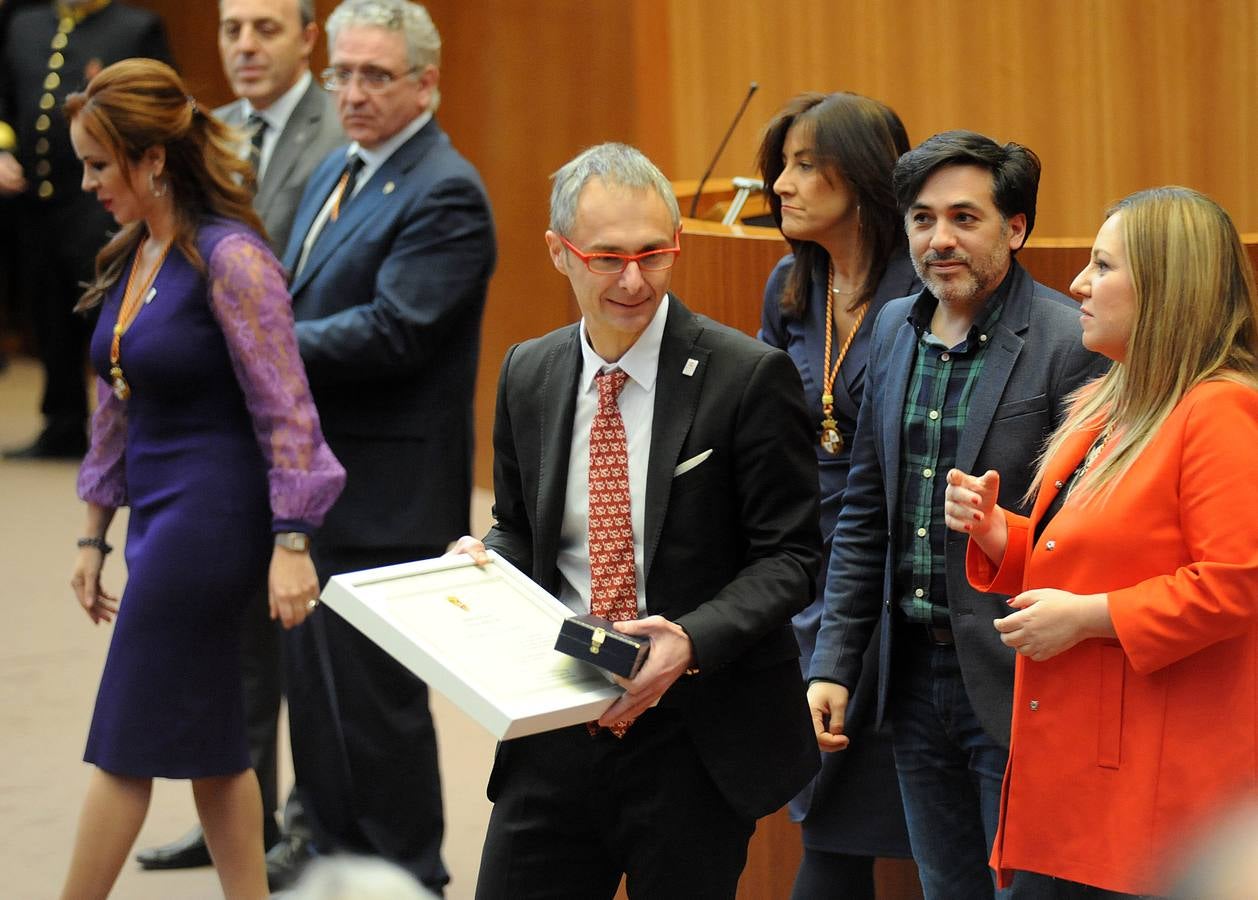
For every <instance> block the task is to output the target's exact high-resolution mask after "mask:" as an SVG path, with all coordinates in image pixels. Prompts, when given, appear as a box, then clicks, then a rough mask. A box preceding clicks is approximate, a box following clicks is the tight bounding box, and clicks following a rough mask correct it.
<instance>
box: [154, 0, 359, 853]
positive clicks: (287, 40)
mask: <svg viewBox="0 0 1258 900" xmlns="http://www.w3.org/2000/svg"><path fill="white" fill-rule="evenodd" d="M218 19H219V28H218V50H219V56H220V57H221V58H222V62H223V72H224V74H226V76H227V80H228V82H229V83H230V84H231V87H232V92H233V93H234V94H235V95H236V97H237V99H236V100H235V101H234V102H232V103H229V104H227V105H226V106H223V107H220V108H218V109H216V110H215V111H214V114H215V115H216V116H218V117H219V118H220V119H222V120H223V121H224V122H226V123H227V124H229V125H231V126H233V127H235V128H239V129H241V131H242V133H243V134H244V135H245V137H246V138H247V140H246V142H245V143H244V146H242V147H241V155H243V156H245V157H246V158H248V159H249V160H250V161H251V162H252V163H253V165H254V170H255V173H256V175H257V194H256V195H255V196H254V198H253V207H254V209H256V210H257V212H258V217H259V218H261V219H262V224H263V225H264V226H265V227H266V231H267V237H268V238H269V239H270V242H271V247H272V249H274V250H275V252H276V253H277V254H281V253H283V252H284V247H285V246H286V245H287V244H288V234H289V232H290V231H291V230H292V227H293V216H294V215H296V214H297V201H299V200H300V199H301V195H302V190H303V189H304V188H305V186H306V181H307V180H308V179H309V178H310V173H311V172H313V171H314V168H315V166H316V165H318V164H319V162H320V161H322V160H323V159H324V157H326V156H327V155H328V153H329V152H330V151H331V150H333V149H334V148H336V147H339V146H341V145H343V144H344V143H345V134H344V133H343V132H342V131H341V123H340V119H339V118H338V117H337V115H336V107H335V105H334V104H333V102H332V98H331V97H330V96H329V94H328V92H327V91H325V90H324V89H323V85H321V84H319V83H317V82H316V81H315V79H314V78H313V77H312V76H311V74H310V53H311V51H312V50H314V46H315V41H316V40H317V39H318V36H319V26H318V24H317V23H316V22H315V6H314V0H219V4H218ZM253 613H254V614H253V615H252V616H251V617H250V618H249V619H248V620H247V621H246V627H245V631H244V640H243V642H242V646H241V668H242V675H243V679H244V693H245V719H246V722H247V723H248V727H249V758H250V760H251V761H252V763H253V769H254V771H255V772H256V773H257V775H258V784H259V786H260V787H261V789H262V810H263V815H264V817H265V818H264V821H263V836H264V838H265V841H266V846H267V848H268V849H270V848H272V847H275V846H276V845H277V844H278V842H279V827H278V826H277V825H276V821H275V809H276V805H277V802H278V796H277V783H278V780H279V778H278V764H277V763H278V761H277V752H276V736H277V731H278V723H279V714H280V697H281V694H282V691H281V677H280V631H281V629H280V627H279V623H278V622H274V621H272V620H271V619H270V617H269V616H268V614H267V607H266V604H265V603H256V604H254V605H253ZM285 812H286V819H287V821H286V822H285V824H286V826H287V828H288V829H289V834H290V841H291V842H293V845H292V846H286V847H283V848H280V849H277V850H276V851H275V852H274V853H272V860H273V861H274V859H275V858H276V857H279V858H281V859H282V858H283V857H284V856H285V855H287V854H291V853H293V852H294V850H298V851H299V850H300V844H299V842H300V841H301V836H302V834H303V833H304V828H303V827H302V825H301V816H300V804H299V803H293V804H290V805H289V807H288V808H287V809H286V811H285ZM294 820H297V824H296V825H294ZM299 855H300V854H299ZM136 860H137V861H138V862H139V863H140V866H141V867H143V868H145V869H186V868H194V867H197V866H208V865H209V864H210V852H209V850H208V849H207V848H206V846H205V835H204V834H203V833H202V831H201V826H200V825H195V826H193V828H192V829H191V830H190V831H188V832H187V833H186V834H184V835H183V836H182V837H180V838H178V839H177V840H174V841H172V842H170V843H168V844H163V845H161V846H158V847H150V848H147V849H145V850H141V851H140V852H139V853H137V854H136Z"/></svg>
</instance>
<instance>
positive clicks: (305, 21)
mask: <svg viewBox="0 0 1258 900" xmlns="http://www.w3.org/2000/svg"><path fill="white" fill-rule="evenodd" d="M0 2H2V0H0ZM218 11H219V13H220V14H221V13H222V11H223V0H218ZM297 16H298V18H300V19H301V27H302V28H305V27H306V26H307V25H309V24H310V23H311V22H313V21H314V20H315V5H314V0H297Z"/></svg>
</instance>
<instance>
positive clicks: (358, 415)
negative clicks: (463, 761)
mask: <svg viewBox="0 0 1258 900" xmlns="http://www.w3.org/2000/svg"><path fill="white" fill-rule="evenodd" d="M326 27H327V33H328V56H329V61H330V63H331V65H330V66H329V68H328V69H327V70H326V71H324V72H323V74H322V76H321V78H322V81H323V85H324V87H326V88H327V89H328V90H329V91H330V92H331V93H332V94H333V95H334V96H335V100H336V109H337V113H338V115H339V117H340V120H341V126H342V127H343V128H344V130H345V134H346V136H347V137H348V138H349V139H350V141H351V143H350V145H349V146H348V147H347V148H344V149H338V150H334V151H333V152H332V153H331V154H330V155H329V156H328V158H327V159H325V160H324V161H323V162H322V163H321V164H320V165H319V167H318V168H317V169H316V170H315V172H314V174H313V175H312V176H311V177H310V180H309V182H308V183H307V186H306V191H305V194H304V195H303V196H302V199H301V203H300V204H299V206H298V208H297V216H296V218H295V220H294V222H293V230H292V235H291V237H290V238H289V242H288V247H287V250H286V252H285V254H284V265H285V266H286V267H287V268H288V270H289V271H290V272H291V273H292V276H291V277H292V282H291V285H290V289H291V292H292V295H293V315H294V317H295V319H296V320H297V325H296V333H297V343H298V347H299V348H300V351H301V356H302V361H303V362H304V363H305V366H306V372H307V374H308V377H309V379H310V387H311V391H312V392H313V394H314V399H315V404H316V406H317V407H318V410H319V419H320V422H321V424H322V427H323V433H324V436H325V437H326V438H327V442H328V445H329V446H330V447H331V448H332V450H333V452H334V453H335V454H336V457H337V459H339V460H340V461H341V462H342V464H343V465H344V466H345V469H346V471H347V473H348V483H347V485H346V488H345V492H344V493H343V494H342V495H341V497H340V499H339V500H338V501H337V503H336V505H335V506H334V507H333V508H332V510H331V512H330V513H329V514H328V516H327V518H326V519H325V521H324V524H323V526H322V527H321V528H320V529H319V530H318V531H317V532H315V533H314V534H313V535H311V536H310V547H309V549H310V553H311V555H312V558H313V560H314V564H315V568H316V570H317V571H318V573H319V578H320V581H321V582H324V583H326V581H327V579H328V578H329V577H330V576H332V575H334V574H336V573H338V572H349V571H357V570H360V569H367V568H372V567H375V566H382V565H389V564H392V563H401V562H408V561H410V560H415V559H423V558H427V557H433V556H439V555H441V554H442V553H443V552H444V551H445V549H446V546H447V545H448V544H449V543H450V542H451V541H452V540H454V539H455V538H457V537H458V536H459V535H461V534H464V533H466V532H467V530H468V524H469V508H470V504H471V491H472V429H473V423H472V396H473V389H474V386H475V383H476V362H477V355H478V353H479V350H480V324H481V315H482V312H483V310H484V305H485V293H486V290H487V287H488V283H489V277H490V275H491V273H492V271H493V267H494V262H495V256H496V249H495V242H494V231H493V220H492V218H491V215H490V209H489V201H488V198H487V197H486V195H485V189H484V186H483V185H482V183H481V180H480V177H479V176H478V175H477V173H476V170H475V169H474V168H472V166H471V165H470V164H469V163H468V162H467V161H466V160H465V159H463V157H461V156H460V155H459V154H458V153H457V152H456V151H455V149H454V148H453V147H452V146H451V144H450V141H449V139H448V138H447V137H446V135H445V134H444V132H442V130H441V128H440V127H439V126H438V124H437V122H436V120H435V119H433V115H432V114H433V112H434V110H435V109H436V108H437V104H438V100H439V93H438V87H437V85H438V79H439V70H438V66H439V65H440V53H441V38H440V36H439V35H438V33H437V29H436V27H435V26H434V25H433V23H432V19H431V18H430V17H429V15H428V12H427V11H426V10H425V9H424V7H422V6H420V5H419V4H416V3H410V2H407V0H345V2H343V3H341V4H340V5H339V6H338V7H337V8H336V9H335V10H334V11H333V13H332V15H331V16H330V17H329V18H328V21H327V26H326ZM294 537H298V536H294ZM302 543H303V542H302V541H300V540H296V541H295V542H294V547H293V548H292V549H294V551H295V552H297V551H300V550H301V549H303V548H302V547H301V546H300V545H301V544H302ZM284 641H285V653H284V664H285V675H286V684H287V689H288V708H289V723H290V733H291V737H292V748H293V764H294V769H295V773H296V779H297V790H298V793H299V797H300V799H301V802H302V805H303V808H304V810H305V812H306V813H307V814H308V817H309V819H310V823H311V826H312V831H313V848H312V851H313V852H314V853H318V854H327V853H334V852H341V853H357V854H367V855H373V856H382V857H384V858H386V859H389V860H391V861H393V862H395V863H398V864H399V865H401V866H403V867H404V868H405V869H407V870H408V871H410V872H411V874H413V875H414V876H415V877H416V878H417V879H418V880H419V881H421V882H422V883H423V884H424V885H425V886H426V887H428V888H429V889H430V890H433V891H435V892H437V893H440V892H441V890H442V886H443V885H444V884H445V883H446V882H447V881H448V880H449V876H448V875H447V873H446V869H445V866H444V864H443V863H442V860H441V854H440V849H441V838H442V833H443V819H442V807H441V784H440V778H439V775H438V771H437V744H436V736H435V733H434V731H433V725H432V718H431V715H430V713H429V710H428V692H427V687H426V685H424V683H423V682H422V681H420V680H419V679H417V678H415V677H414V676H413V675H412V674H411V673H410V672H409V671H408V670H406V669H405V668H404V667H403V666H402V665H401V664H400V663H398V662H397V661H395V660H394V659H392V658H391V657H390V656H389V655H388V654H386V653H385V652H384V651H383V650H381V649H380V648H379V647H378V646H376V645H375V644H374V643H372V641H370V640H369V639H368V638H366V637H364V636H363V635H362V634H361V633H360V632H358V631H357V630H356V629H354V628H353V627H352V626H350V625H349V624H348V623H346V622H345V620H343V619H341V618H340V617H339V616H338V615H337V614H336V613H334V612H332V611H331V610H327V609H323V610H319V611H317V612H316V613H315V615H313V616H311V617H310V618H308V619H307V620H306V623H305V624H303V625H302V626H300V627H298V628H295V629H293V630H292V631H289V632H286V633H285V635H284ZM307 857H308V855H307ZM301 861H302V855H301V854H295V853H294V854H288V857H287V859H286V860H285V863H286V865H285V866H283V867H281V866H279V865H275V864H273V863H275V862H276V861H275V860H274V859H272V860H269V862H268V875H269V876H270V877H271V881H272V887H273V889H274V888H278V887H282V886H284V885H285V884H287V883H289V882H290V881H291V880H292V878H293V877H294V876H295V875H296V869H297V865H296V864H298V863H300V862H301Z"/></svg>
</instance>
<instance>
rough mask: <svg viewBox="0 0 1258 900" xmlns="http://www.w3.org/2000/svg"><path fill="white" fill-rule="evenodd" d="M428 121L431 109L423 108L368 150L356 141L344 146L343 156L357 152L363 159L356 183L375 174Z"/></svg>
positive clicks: (366, 180)
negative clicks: (389, 135)
mask: <svg viewBox="0 0 1258 900" xmlns="http://www.w3.org/2000/svg"><path fill="white" fill-rule="evenodd" d="M430 121H432V110H425V111H424V112H423V113H421V114H420V115H418V116H417V117H415V119H414V120H413V121H412V122H411V123H410V124H409V125H407V126H406V127H405V128H403V129H402V130H401V131H399V132H398V133H397V134H395V135H393V137H391V138H389V139H388V140H387V141H385V142H384V143H383V144H380V145H379V146H378V147H373V148H371V149H370V150H368V149H367V148H366V147H363V146H362V145H360V144H359V143H358V141H354V142H353V143H351V144H350V145H349V147H348V148H346V151H345V157H346V158H347V159H348V158H349V157H351V156H353V155H354V154H358V155H359V156H361V157H362V160H363V170H362V173H361V174H359V176H358V183H359V184H360V185H362V184H366V183H367V182H368V181H369V180H371V176H372V175H374V174H376V169H379V168H380V167H381V166H383V165H384V164H385V163H386V162H387V161H388V159H389V157H390V156H392V155H393V154H394V153H396V152H397V149H398V147H401V146H402V145H403V144H405V143H406V142H407V141H409V140H410V139H411V138H413V137H414V136H415V135H417V134H418V133H419V130H420V129H421V128H423V127H424V126H425V125H427V124H428V123H429V122H430Z"/></svg>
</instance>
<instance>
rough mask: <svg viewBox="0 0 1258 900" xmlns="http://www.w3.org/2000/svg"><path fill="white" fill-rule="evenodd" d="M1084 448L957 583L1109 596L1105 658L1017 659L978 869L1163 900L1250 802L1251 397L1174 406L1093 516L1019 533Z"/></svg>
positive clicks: (1075, 448) (1234, 387) (1063, 460)
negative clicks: (1223, 822) (987, 858)
mask: <svg viewBox="0 0 1258 900" xmlns="http://www.w3.org/2000/svg"><path fill="white" fill-rule="evenodd" d="M1095 437H1096V432H1094V431H1092V432H1080V433H1079V434H1077V435H1074V436H1072V438H1071V439H1070V440H1069V441H1068V442H1067V443H1066V444H1065V445H1064V446H1063V447H1062V449H1061V452H1060V453H1058V454H1057V455H1056V456H1055V457H1054V458H1053V459H1052V460H1051V461H1050V463H1049V465H1048V468H1047V470H1046V472H1045V479H1044V487H1043V488H1041V490H1040V494H1039V496H1038V497H1037V498H1036V502H1035V506H1034V508H1033V510H1032V513H1031V517H1030V518H1029V519H1026V518H1022V517H1019V516H1014V515H1010V514H1008V513H1006V521H1007V522H1008V525H1009V543H1008V547H1007V550H1006V552H1005V558H1004V560H1002V562H1001V564H1000V566H999V567H997V566H995V565H994V564H993V563H992V561H991V560H990V559H988V557H987V556H986V555H985V554H983V552H982V551H981V550H979V549H978V546H977V545H976V544H975V543H974V542H970V546H969V549H968V555H967V559H966V563H967V574H968V576H969V579H970V582H971V583H972V584H973V585H974V586H975V587H976V588H979V589H980V590H990V591H997V592H1000V593H1008V594H1016V593H1018V592H1019V591H1021V590H1026V589H1030V588H1034V587H1043V588H1060V589H1062V590H1066V591H1071V592H1073V593H1076V594H1093V593H1102V592H1106V593H1108V594H1109V610H1110V616H1111V618H1112V619H1113V622H1114V629H1115V631H1116V632H1117V633H1118V640H1088V641H1083V642H1081V643H1080V644H1077V645H1076V646H1075V647H1073V648H1071V649H1070V650H1068V651H1066V652H1065V653H1062V654H1060V655H1059V656H1057V657H1055V658H1053V659H1051V660H1048V661H1046V662H1032V661H1030V660H1029V659H1027V658H1025V657H1022V656H1019V657H1018V661H1017V669H1016V674H1015V679H1014V709H1013V732H1012V742H1011V745H1010V754H1009V766H1008V768H1007V769H1006V771H1005V782H1004V791H1003V797H1002V801H1001V816H1000V830H999V832H998V834H997V837H996V841H995V845H994V847H993V850H992V866H993V868H995V869H996V870H997V873H998V876H999V877H1000V880H1001V882H1002V884H1007V883H1008V880H1009V877H1010V874H1011V870H1014V869H1024V870H1028V871H1032V872H1039V873H1043V874H1047V875H1054V876H1056V877H1059V878H1066V879H1070V880H1071V881H1078V882H1083V883H1085V884H1090V885H1095V886H1098V887H1101V888H1105V889H1107V890H1112V891H1122V892H1126V893H1134V894H1145V893H1154V894H1158V893H1166V891H1167V877H1168V875H1169V874H1171V873H1172V871H1173V869H1174V867H1175V866H1176V865H1177V864H1178V863H1179V862H1181V854H1182V850H1183V848H1184V847H1186V846H1189V843H1190V842H1191V840H1192V839H1193V838H1194V837H1195V836H1196V833H1197V832H1198V831H1199V830H1200V829H1201V828H1202V827H1203V826H1208V825H1209V824H1210V823H1211V822H1212V821H1213V819H1214V818H1215V816H1216V815H1217V813H1218V812H1219V811H1221V810H1222V809H1223V808H1224V807H1227V806H1229V805H1231V804H1233V803H1235V802H1236V801H1237V800H1239V799H1242V798H1244V797H1246V796H1252V795H1253V793H1254V792H1255V790H1256V789H1258V470H1256V468H1255V465H1254V459H1255V450H1256V449H1258V390H1254V389H1252V388H1249V387H1245V386H1243V385H1239V384H1233V383H1228V382H1210V383H1207V384H1203V385H1200V386H1198V387H1196V388H1194V389H1193V390H1192V391H1190V392H1189V393H1188V394H1187V395H1186V396H1185V397H1184V399H1183V400H1182V401H1181V402H1180V404H1179V405H1178V406H1177V407H1176V408H1175V409H1174V411H1173V412H1172V413H1171V415H1170V417H1169V418H1168V419H1167V421H1166V423H1165V424H1164V425H1163V426H1162V428H1161V429H1160V430H1159V431H1158V433H1157V435H1156V436H1155V437H1154V439H1153V441H1152V442H1151V443H1150V444H1149V446H1148V447H1147V448H1146V449H1145V450H1144V452H1143V453H1142V454H1141V455H1140V457H1139V458H1138V459H1137V460H1136V462H1135V463H1134V464H1133V465H1132V467H1131V469H1130V470H1128V472H1127V473H1126V474H1125V475H1124V476H1123V477H1122V479H1121V480H1120V481H1119V482H1118V484H1117V485H1116V486H1115V489H1114V491H1113V493H1112V494H1111V495H1110V496H1109V497H1108V498H1107V499H1106V500H1105V501H1104V502H1103V503H1100V504H1098V503H1090V504H1087V505H1086V506H1083V507H1082V508H1081V507H1080V506H1078V505H1072V504H1070V503H1067V504H1066V505H1065V506H1064V507H1063V508H1062V509H1061V510H1060V511H1059V512H1058V514H1057V515H1056V516H1055V517H1054V518H1053V520H1052V521H1051V522H1050V523H1049V524H1048V526H1047V527H1046V528H1045V529H1044V533H1043V534H1042V535H1041V536H1040V539H1039V540H1038V541H1034V542H1032V535H1033V534H1034V532H1035V523H1036V522H1037V521H1038V520H1039V519H1040V517H1042V516H1043V515H1044V512H1045V510H1046V509H1047V507H1048V505H1049V503H1050V502H1051V501H1052V499H1053V497H1054V495H1055V494H1056V492H1057V490H1058V489H1059V487H1060V484H1061V482H1062V481H1064V480H1065V479H1066V478H1067V477H1068V476H1069V474H1070V473H1071V472H1072V471H1074V468H1075V466H1076V465H1077V464H1078V462H1079V460H1080V459H1082V458H1083V455H1084V454H1085V453H1086V452H1087V450H1088V448H1089V447H1090V446H1091V445H1092V442H1093V440H1094V439H1095Z"/></svg>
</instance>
